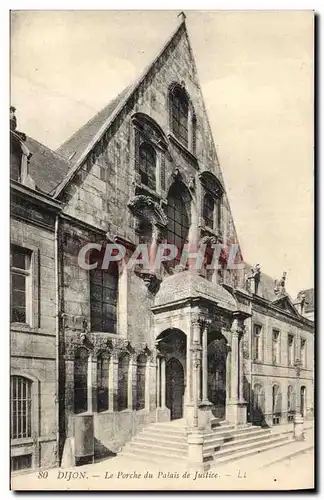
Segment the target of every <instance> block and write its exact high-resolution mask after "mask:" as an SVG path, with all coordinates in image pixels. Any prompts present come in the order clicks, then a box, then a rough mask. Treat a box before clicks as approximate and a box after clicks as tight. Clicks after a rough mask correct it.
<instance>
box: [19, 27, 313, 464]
mask: <svg viewBox="0 0 324 500" xmlns="http://www.w3.org/2000/svg"><path fill="white" fill-rule="evenodd" d="M13 133H15V132H13ZM28 141H30V146H29V143H28ZM22 142H23V143H24V147H25V145H27V148H28V149H30V151H32V152H33V153H34V156H36V155H37V154H39V158H38V161H36V163H35V164H33V158H34V156H32V157H31V159H30V162H29V164H28V161H27V160H26V162H25V163H24V167H19V165H22V164H20V163H19V164H18V167H17V166H16V167H15V170H14V173H13V174H12V175H14V179H15V181H18V182H19V181H20V182H21V183H23V184H25V186H29V187H28V188H27V187H25V186H20V185H19V184H18V182H13V183H12V189H13V190H18V189H20V190H21V192H23V193H25V191H26V192H27V193H28V197H29V198H32V199H33V200H34V199H36V198H37V204H36V202H35V203H34V204H35V205H36V206H37V210H36V209H34V208H33V210H29V211H28V214H26V215H25V216H23V217H20V216H19V215H17V216H16V212H15V210H16V209H15V208H13V209H12V216H13V218H14V223H15V224H17V225H18V224H22V229H21V230H20V231H19V230H18V229H17V231H15V227H16V226H15V225H14V224H13V227H12V239H13V243H14V244H16V245H19V247H20V248H24V249H25V248H26V249H27V250H28V249H29V248H30V251H31V252H33V253H32V255H34V254H35V255H40V257H39V258H40V265H39V269H40V271H38V273H39V274H38V275H37V274H35V278H34V279H35V280H37V282H39V283H40V285H41V287H44V289H47V288H48V291H47V290H46V293H45V294H43V293H41V294H40V296H39V299H38V298H37V295H36V294H34V295H33V297H34V300H35V301H37V304H39V307H40V315H39V320H38V321H39V322H40V323H39V324H37V325H38V327H39V328H38V329H37V330H35V328H33V329H31V327H19V329H20V330H23V331H28V333H29V334H32V335H33V342H34V343H35V344H34V345H35V346H37V349H39V351H37V349H36V347H34V346H33V353H30V359H28V363H29V364H28V366H27V367H26V369H24V370H23V371H24V375H23V376H24V377H25V379H24V380H30V381H31V382H27V383H29V384H30V383H32V385H31V387H34V385H35V386H37V387H38V388H39V389H38V390H39V394H40V396H37V394H36V393H35V395H34V398H35V399H36V400H37V398H38V399H39V398H42V397H43V398H44V400H45V401H44V403H43V404H42V406H41V408H42V411H43V408H44V405H45V411H46V404H48V405H49V404H50V401H51V404H52V407H51V409H50V410H48V414H47V417H46V423H47V422H51V417H50V416H49V415H51V414H52V413H53V421H52V422H53V427H51V428H50V429H44V432H43V433H42V432H40V433H39V435H40V436H42V437H43V436H44V435H46V436H47V435H52V434H51V433H52V432H53V433H55V432H57V436H58V437H57V443H58V451H59V456H60V457H63V462H64V463H68V462H69V459H70V455H71V453H72V449H73V436H74V420H75V418H78V417H75V415H78V414H83V413H85V412H88V413H90V414H93V415H94V429H95V438H96V452H97V453H102V454H109V453H110V452H117V451H118V450H119V448H120V446H122V445H123V444H124V443H126V442H127V441H129V440H130V439H131V437H132V436H133V435H134V434H136V432H137V431H138V430H140V429H141V428H142V427H143V426H146V425H148V424H150V423H151V422H156V421H161V422H162V421H168V420H170V419H178V418H181V417H185V418H186V423H187V426H188V427H189V428H192V429H194V428H195V429H198V427H203V428H205V429H211V426H212V421H213V418H214V417H218V418H219V419H226V421H227V422H228V423H229V424H231V425H233V426H234V427H235V426H236V425H237V424H244V423H246V421H247V419H249V420H252V421H254V422H255V423H262V424H264V423H265V422H267V423H268V424H270V425H273V424H276V423H281V422H285V421H287V419H289V418H290V416H291V415H293V411H294V410H295V409H299V408H300V394H301V393H302V391H303V393H302V394H303V396H302V401H303V403H302V405H303V407H302V410H303V414H304V416H305V417H308V416H310V415H311V414H312V410H313V385H312V384H313V365H312V363H313V335H314V326H313V323H312V322H311V321H310V320H308V319H307V318H305V317H303V316H302V315H301V314H300V313H299V312H298V310H297V309H296V307H295V306H294V305H293V303H292V301H291V299H290V298H289V296H288V295H287V294H286V292H285V286H284V280H280V281H279V282H276V283H275V282H274V280H271V282H270V281H269V278H268V277H266V276H265V275H264V274H263V273H262V272H261V270H260V267H259V266H256V267H255V268H253V269H251V268H250V267H249V266H245V270H244V269H228V268H227V262H228V258H229V255H228V253H227V252H226V250H225V251H224V252H222V253H221V255H220V261H221V263H222V266H221V268H220V269H218V270H215V271H212V270H210V269H207V267H206V264H208V263H209V262H210V258H211V253H210V252H211V245H212V244H215V243H223V244H224V245H225V247H226V248H231V245H233V244H236V245H238V238H237V235H236V232H235V226H234V222H233V218H232V214H231V211H230V207H229V202H228V198H227V195H226V190H225V186H224V181H223V177H222V173H221V169H220V166H219V161H218V158H217V153H216V150H215V146H214V142H213V137H212V133H211V129H210V126H209V122H208V117H207V114H206V109H205V106H204V102H203V98H202V93H201V89H200V86H199V83H198V79H197V71H196V66H195V62H194V58H193V54H192V50H191V47H190V42H189V38H188V34H187V29H186V25H185V21H184V20H182V21H181V23H180V25H179V27H178V28H177V30H176V32H175V33H174V34H173V35H172V36H171V38H170V39H169V41H168V42H167V43H166V45H165V46H164V48H163V50H162V51H161V53H160V54H159V55H158V56H157V58H156V59H155V60H154V61H153V63H152V64H151V65H150V67H149V68H148V69H147V70H146V72H145V73H144V74H143V75H142V76H141V77H140V78H139V80H138V81H137V82H136V83H135V84H134V85H133V86H131V87H128V88H127V89H125V90H124V91H123V92H122V93H121V94H120V95H119V96H118V97H117V98H116V99H115V100H114V101H113V102H111V103H110V104H109V105H108V106H107V107H106V108H104V109H103V110H102V111H100V112H99V113H98V114H97V115H96V116H95V117H94V118H93V119H92V120H90V121H89V122H88V123H87V124H86V125H85V126H84V127H82V128H81V129H80V130H79V131H77V132H76V133H75V134H74V135H73V136H72V137H71V138H70V139H69V140H68V141H67V142H65V143H64V144H63V145H62V146H61V147H60V148H59V149H58V151H57V152H56V153H54V152H52V151H50V150H49V149H48V148H45V147H44V146H41V145H39V144H38V143H36V142H35V141H31V140H30V139H27V138H26V140H25V141H22ZM23 154H24V155H25V156H26V154H27V156H28V152H27V149H26V152H24V153H23ZM64 158H65V160H64ZM12 165H14V162H12ZM15 165H16V164H15ZM33 165H34V166H35V169H36V170H35V172H34V171H33ZM28 170H29V171H28ZM17 172H18V173H17ZM19 172H21V174H20V173H19ZM22 172H24V174H22ZM33 182H34V185H33V184H32V183H33ZM28 183H29V184H28ZM42 183H44V184H42ZM40 190H41V191H42V192H41V191H40ZM44 193H46V194H44ZM25 196H26V197H27V194H26V195H25ZM29 198H28V199H29ZM40 200H41V201H40ZM25 203H27V201H24V202H23V203H22V207H24V206H27V205H25ZM28 203H29V202H28ZM28 206H29V205H28ZM21 210H23V208H21ZM47 213H49V214H50V215H49V220H48V222H47V223H46V224H44V223H43V224H41V223H40V222H37V221H39V218H40V217H45V215H46V214H47ZM19 217H20V218H19ZM18 218H19V222H18ZM16 219H17V221H16ZM45 226H46V228H45ZM45 230H46V234H45V233H44V231H45ZM18 235H25V239H23V238H22V237H20V236H18ZM28 238H30V239H31V241H29V239H28ZM35 239H36V240H37V244H36V243H35ZM89 242H90V243H93V242H96V243H97V244H99V245H100V246H102V248H105V245H106V244H109V243H117V244H120V245H123V246H124V247H125V248H126V249H127V254H126V257H127V256H129V255H130V254H131V253H132V252H133V251H134V249H135V247H136V245H138V244H139V243H144V242H145V243H148V244H149V245H150V258H151V259H152V267H151V268H150V270H149V271H148V270H143V269H142V267H141V265H137V266H136V267H135V269H134V270H130V269H128V268H127V266H126V265H117V264H115V265H110V266H109V268H108V269H107V270H103V269H101V268H100V267H98V268H96V269H95V268H94V269H91V270H90V269H85V268H84V267H82V266H80V264H79V262H78V255H79V253H80V250H82V248H83V247H84V246H85V245H86V244H88V243H89ZM160 242H168V243H174V244H175V245H177V247H178V248H181V247H182V246H183V245H184V244H185V243H188V244H189V245H191V248H194V249H195V248H197V246H199V245H201V244H205V245H206V246H207V249H209V250H208V251H209V254H208V255H209V257H208V258H207V261H206V262H204V264H205V265H204V268H203V269H202V271H201V272H199V273H198V272H197V271H196V270H195V269H194V268H193V266H192V262H191V260H190V259H189V262H188V265H187V266H183V265H182V263H180V260H179V256H176V257H175V259H174V261H172V262H169V263H164V264H163V265H162V266H161V268H159V269H158V270H156V269H155V268H154V265H153V263H154V261H153V258H154V256H155V255H156V252H157V245H158V243H160ZM43 246H45V247H46V252H47V253H46V252H45V249H43ZM43 252H45V253H44V259H42V255H43ZM87 256H88V261H87V262H88V264H89V265H92V264H95V263H96V262H101V260H102V256H103V255H102V253H101V252H98V251H95V250H94V251H92V252H91V253H90V252H89V253H88V254H87ZM45 257H46V258H45ZM50 259H53V260H52V261H50ZM42 260H44V262H43V264H42ZM236 262H237V263H239V262H242V256H241V252H240V250H239V246H238V252H237V256H236ZM42 265H43V266H44V271H42ZM33 269H37V266H36V265H35V267H34V268H33ZM33 272H34V271H33ZM35 272H36V271H35ZM37 276H39V277H38V278H37ZM42 280H44V281H42ZM41 289H42V288H41ZM39 293H40V290H39ZM36 299H37V300H36ZM25 302H26V303H27V298H25ZM55 318H56V320H57V321H56V322H55ZM18 319H19V318H18ZM21 319H22V321H21V322H22V323H28V321H27V319H26V317H25V316H24V317H22V318H21ZM17 328H18V327H17ZM19 333H20V332H19ZM41 334H43V335H44V334H46V337H45V336H44V337H41ZM14 335H16V332H14ZM17 335H18V333H17ZM21 337H22V336H21ZM15 338H16V337H15V336H13V337H12V339H13V340H12V342H14V340H15ZM43 338H44V340H42V342H44V345H42V344H41V339H43ZM272 339H273V340H272ZM55 341H56V344H55ZM30 345H31V344H30ZM30 345H28V344H23V345H21V346H20V347H19V353H18V354H20V355H21V356H26V352H29V351H28V349H29V347H30ZM38 346H39V347H38ZM291 346H292V347H291ZM301 346H302V347H301ZM45 350H46V360H45V359H44V361H42V368H39V369H38V371H37V370H36V368H34V365H35V363H37V362H38V361H37V360H36V357H37V356H38V357H40V356H41V355H43V356H44V357H45ZM35 352H40V354H37V356H35V357H33V354H34V353H35ZM24 359H25V358H24ZM297 359H300V360H301V363H302V365H301V367H300V370H301V371H300V378H298V377H297V372H298V373H299V371H298V370H299V367H298V363H297V364H296V367H293V366H294V364H295V362H296V361H297ZM26 362H27V361H26ZM55 362H56V369H57V371H56V372H55ZM22 364H23V363H22V362H20V361H19V362H17V361H16V360H15V359H14V360H13V362H12V369H13V370H14V369H15V367H17V370H18V368H19V367H21V366H22ZM42 369H43V370H47V371H46V373H45V374H44V373H43V372H42V371H41V370H42ZM33 370H34V371H33ZM35 370H36V371H35ZM296 370H297V371H296ZM55 373H56V374H57V380H58V384H57V385H55V380H56V378H55ZM13 374H14V372H13ZM44 380H46V382H47V385H48V389H46V386H45V383H44V389H42V387H43V385H42V384H43V381H44ZM34 382H35V384H34ZM298 384H299V385H298ZM289 387H292V389H289ZM302 387H305V388H306V389H302ZM49 394H50V395H51V396H49ZM288 394H289V395H288ZM43 395H44V396H43ZM296 395H297V399H296ZM55 396H56V402H57V405H56V407H55V405H53V402H54V399H55ZM51 398H52V399H51ZM288 401H289V404H288ZM33 404H34V403H33ZM55 408H56V410H55ZM55 411H56V412H57V413H55ZM41 415H42V413H41ZM55 415H56V417H55ZM31 418H32V421H33V422H35V425H39V424H38V423H37V417H36V414H32V415H31ZM55 418H57V420H55ZM44 421H45V420H44ZM33 425H34V424H33ZM44 425H45V424H44ZM47 425H50V424H47ZM197 425H198V427H197ZM13 444H14V443H13ZM42 446H43V445H42ZM55 446H56V441H55V439H54V441H53V444H52V447H53V448H52V449H53V453H54V451H55ZM33 453H34V452H33ZM35 453H36V451H35ZM41 456H42V454H41ZM35 457H36V455H35ZM54 461H55V460H53V464H54ZM40 462H41V464H42V465H43V461H42V460H40ZM40 462H39V459H36V458H35V460H34V462H33V464H34V465H35V466H37V465H38V464H39V463H40ZM45 464H46V460H45Z"/></svg>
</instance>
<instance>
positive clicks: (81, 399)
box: [74, 347, 89, 413]
mask: <svg viewBox="0 0 324 500" xmlns="http://www.w3.org/2000/svg"><path fill="white" fill-rule="evenodd" d="M88 356H89V353H88V351H87V349H85V348H84V347H81V348H80V349H78V350H77V351H76V353H75V356H74V413H83V412H85V411H87V410H88Z"/></svg>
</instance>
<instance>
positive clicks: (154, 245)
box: [149, 226, 159, 274]
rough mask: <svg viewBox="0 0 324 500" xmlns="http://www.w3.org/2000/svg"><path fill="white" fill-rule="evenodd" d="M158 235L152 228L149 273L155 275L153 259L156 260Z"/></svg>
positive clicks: (156, 229)
mask: <svg viewBox="0 0 324 500" xmlns="http://www.w3.org/2000/svg"><path fill="white" fill-rule="evenodd" d="M158 235H159V231H158V228H157V227H156V226H153V227H152V242H151V246H150V255H149V259H150V273H152V274H155V273H156V268H155V259H156V252H157V247H158Z"/></svg>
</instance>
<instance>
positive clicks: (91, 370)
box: [87, 353, 98, 413]
mask: <svg viewBox="0 0 324 500" xmlns="http://www.w3.org/2000/svg"><path fill="white" fill-rule="evenodd" d="M87 385H88V413H93V412H96V411H98V394H97V391H98V387H97V356H96V355H95V354H94V353H90V354H89V357H88V384H87Z"/></svg>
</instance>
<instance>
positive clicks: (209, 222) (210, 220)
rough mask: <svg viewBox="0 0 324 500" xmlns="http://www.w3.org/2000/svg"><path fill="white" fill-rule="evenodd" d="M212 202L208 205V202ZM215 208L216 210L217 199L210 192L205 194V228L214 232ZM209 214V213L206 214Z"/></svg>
mask: <svg viewBox="0 0 324 500" xmlns="http://www.w3.org/2000/svg"><path fill="white" fill-rule="evenodd" d="M206 200H207V201H208V202H210V204H208V203H207V201H206ZM215 208H216V199H215V197H214V196H213V195H212V194H211V193H210V192H208V191H206V192H205V194H204V199H203V214H202V216H203V219H204V223H205V227H208V228H209V229H211V230H213V231H214V229H215ZM206 212H209V213H206Z"/></svg>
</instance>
